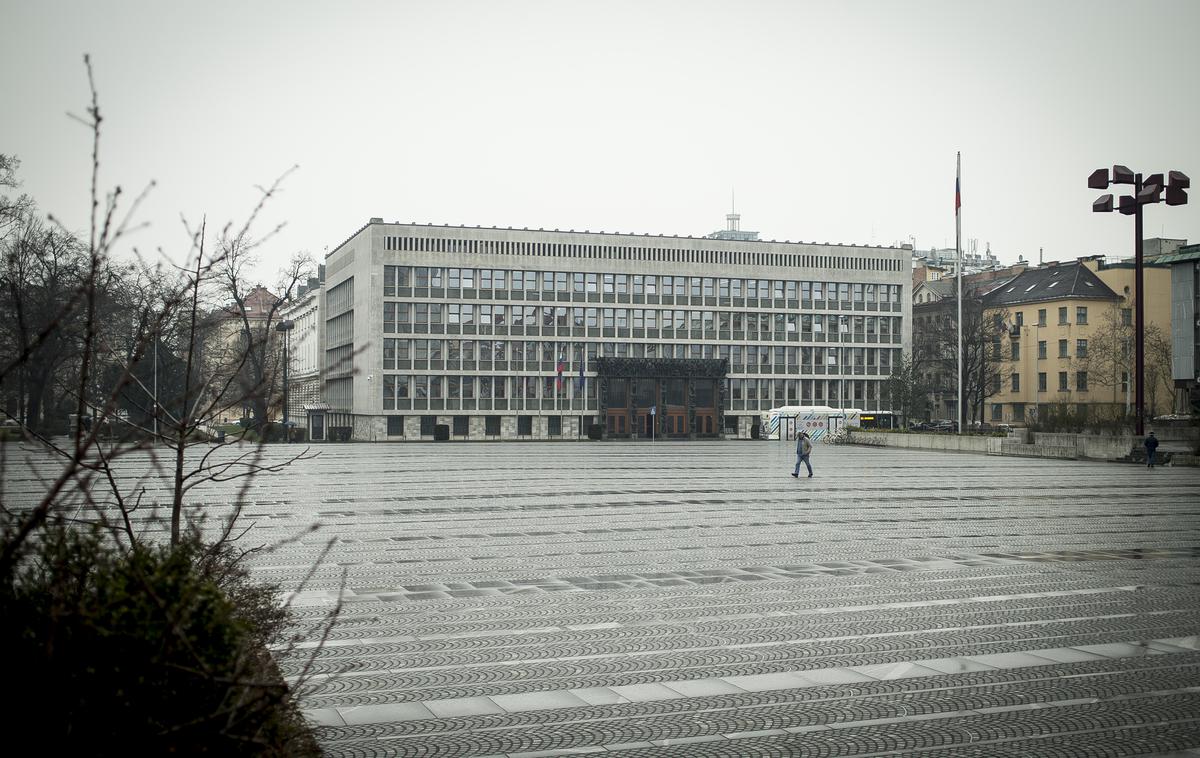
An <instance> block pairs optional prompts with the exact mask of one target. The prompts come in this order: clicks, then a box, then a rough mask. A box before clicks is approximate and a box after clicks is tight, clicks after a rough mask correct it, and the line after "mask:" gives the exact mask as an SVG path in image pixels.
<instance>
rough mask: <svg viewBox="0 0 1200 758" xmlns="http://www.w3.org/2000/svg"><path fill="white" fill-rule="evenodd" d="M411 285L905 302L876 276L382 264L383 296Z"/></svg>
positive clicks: (895, 286)
mask: <svg viewBox="0 0 1200 758" xmlns="http://www.w3.org/2000/svg"><path fill="white" fill-rule="evenodd" d="M510 285H511V289H510ZM412 288H418V289H452V290H493V291H495V290H502V291H512V292H534V291H540V292H575V293H580V294H584V293H602V294H606V295H660V294H661V295H664V296H672V297H674V296H685V297H686V296H690V297H747V298H763V299H767V298H773V299H776V300H783V299H786V300H797V299H799V300H838V301H842V302H855V303H862V302H866V303H899V302H900V285H898V284H876V283H871V282H811V281H795V280H781V279H738V278H724V277H707V276H706V277H701V276H692V277H686V276H658V275H653V274H589V273H581V272H568V271H514V270H509V269H472V268H462V269H459V268H433V267H427V266H384V267H383V295H384V297H397V296H398V297H407V296H408V295H407V290H409V289H412Z"/></svg>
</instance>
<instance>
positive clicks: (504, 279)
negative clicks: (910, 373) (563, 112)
mask: <svg viewBox="0 0 1200 758" xmlns="http://www.w3.org/2000/svg"><path fill="white" fill-rule="evenodd" d="M730 226H731V229H728V230H726V232H729V231H733V232H737V233H738V234H739V235H750V234H753V233H749V232H740V231H739V230H738V229H737V228H736V226H737V224H736V220H733V221H730ZM911 276H912V272H911V253H910V251H909V250H907V249H900V248H888V247H866V246H852V245H816V244H805V243H791V242H766V241H759V240H756V239H743V238H740V237H739V238H736V239H723V238H706V237H670V236H662V235H658V236H651V235H634V234H606V233H592V232H586V231H585V232H575V231H568V232H563V231H558V230H555V231H544V230H536V231H534V230H527V229H483V228H478V227H452V226H425V225H417V224H398V223H394V224H387V223H383V221H382V220H381V219H372V220H371V221H370V222H369V223H368V224H367V225H365V226H363V227H362V228H361V229H359V230H358V231H357V232H355V234H354V235H352V236H351V237H350V238H349V239H347V240H346V241H345V242H343V243H342V244H341V245H339V246H338V247H337V248H336V249H334V250H333V251H332V252H331V253H329V255H328V256H327V258H326V286H325V304H324V308H325V313H324V315H323V319H324V322H325V337H324V339H325V348H324V351H325V356H324V366H323V371H324V377H325V383H324V393H323V394H324V397H323V400H324V403H325V404H327V405H328V406H329V408H328V411H326V412H325V415H326V416H327V418H325V419H324V424H325V426H327V428H328V429H329V430H330V432H331V434H332V435H333V436H335V437H336V436H348V437H351V438H354V439H367V440H385V439H422V438H429V437H431V436H432V434H433V431H434V426H435V425H437V424H446V425H447V426H449V427H450V428H451V433H452V434H453V435H455V436H459V437H466V438H480V439H485V438H521V437H532V438H545V437H569V438H573V437H577V436H580V435H582V434H586V431H587V427H588V425H589V424H591V423H599V424H603V425H604V427H605V429H606V430H607V433H608V434H610V435H614V436H638V437H640V436H646V433H647V432H650V433H653V434H655V435H656V436H658V435H660V434H661V435H665V436H704V435H710V434H711V435H722V434H724V435H729V436H733V435H737V436H742V437H746V436H749V435H750V433H751V428H752V426H753V425H754V424H755V423H756V422H757V419H758V418H759V417H760V414H761V412H762V411H763V410H767V409H769V408H771V407H776V406H781V405H787V404H792V405H800V404H813V405H825V404H828V405H833V406H845V407H857V408H862V409H865V410H879V409H881V401H880V397H881V394H882V393H881V387H882V384H883V382H884V380H885V379H886V377H887V376H888V375H889V374H890V372H891V369H892V367H893V366H894V365H896V364H897V363H898V362H899V360H900V355H901V352H902V351H904V350H907V349H908V348H909V345H910V334H911V332H910V328H909V321H910V316H911V286H912V284H911Z"/></svg>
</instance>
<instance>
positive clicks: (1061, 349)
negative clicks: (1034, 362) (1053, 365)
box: [1058, 340, 1071, 358]
mask: <svg viewBox="0 0 1200 758" xmlns="http://www.w3.org/2000/svg"><path fill="white" fill-rule="evenodd" d="M1058 357H1059V358H1069V357H1071V356H1070V354H1069V353H1068V352H1067V341H1066V340H1059V341H1058Z"/></svg>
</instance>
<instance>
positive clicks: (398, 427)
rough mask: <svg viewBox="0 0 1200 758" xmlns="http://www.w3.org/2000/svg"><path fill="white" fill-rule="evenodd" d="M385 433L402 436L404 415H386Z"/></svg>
mask: <svg viewBox="0 0 1200 758" xmlns="http://www.w3.org/2000/svg"><path fill="white" fill-rule="evenodd" d="M387 433H388V436H389V437H403V436H404V417H403V416H388V417H387Z"/></svg>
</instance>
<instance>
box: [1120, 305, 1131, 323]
mask: <svg viewBox="0 0 1200 758" xmlns="http://www.w3.org/2000/svg"><path fill="white" fill-rule="evenodd" d="M1121 325H1122V326H1133V309H1132V308H1122V309H1121Z"/></svg>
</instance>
